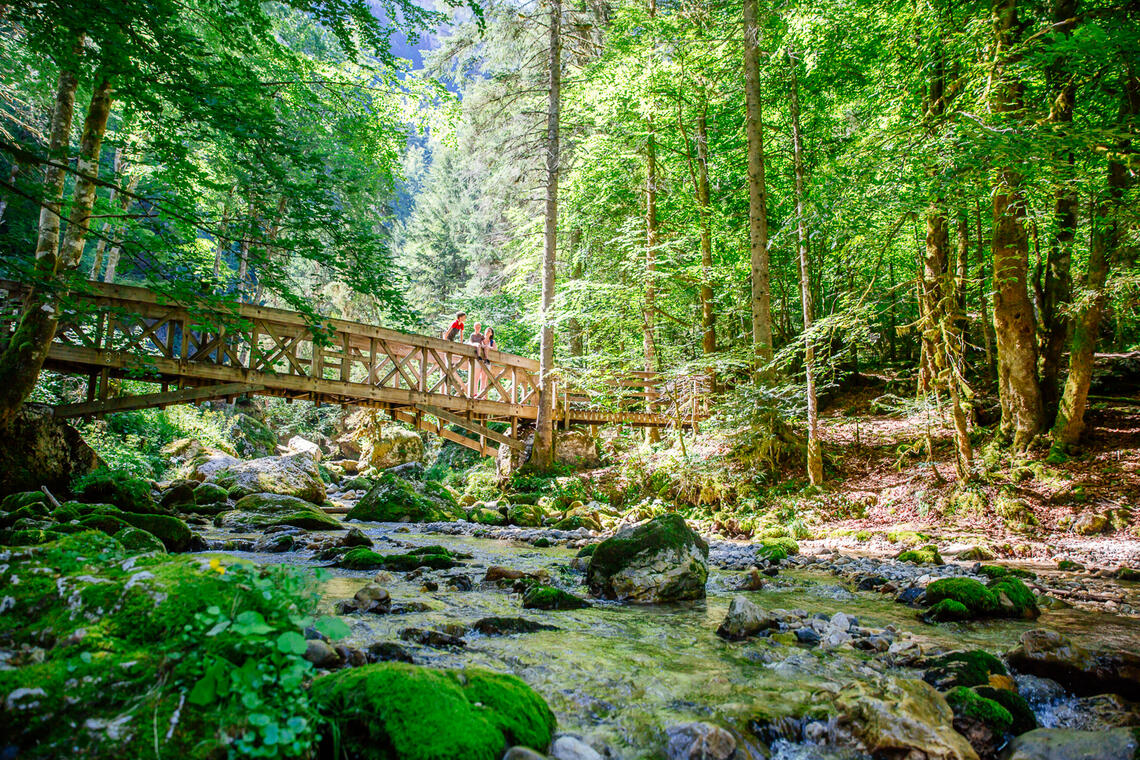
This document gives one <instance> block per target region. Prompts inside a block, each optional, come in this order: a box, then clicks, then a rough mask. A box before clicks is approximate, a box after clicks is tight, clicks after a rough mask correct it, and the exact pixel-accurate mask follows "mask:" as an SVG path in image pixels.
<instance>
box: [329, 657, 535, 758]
mask: <svg viewBox="0 0 1140 760" xmlns="http://www.w3.org/2000/svg"><path fill="white" fill-rule="evenodd" d="M312 695H313V697H314V699H315V700H316V701H317V703H318V705H319V709H320V712H321V715H322V716H323V717H324V719H325V721H327V722H328V723H329V724H330V730H327V731H324V732H323V733H324V734H325V735H326V736H329V737H330V739H329V745H330V749H331V747H332V746H334V745H335V746H338V747H339V752H341V753H345V754H346V755H347V756H349V757H354V758H359V760H453V758H464V759H465V760H498V759H499V758H500V757H502V755H503V753H504V752H505V751H506V750H507V748H508V747H511V746H515V745H521V746H524V747H530V748H532V749H534V750H537V751H540V752H541V751H544V750H545V749H546V747H547V746H548V745H549V744H550V740H551V738H552V736H553V733H554V727H555V724H556V722H555V718H554V714H553V713H552V712H551V710H550V708H549V707H548V706H547V705H546V703H545V702H544V701H543V700H542V698H541V697H539V696H538V695H537V694H536V693H535V692H534V691H533V690H532V689H531V688H530V687H529V686H527V685H526V684H525V683H523V682H522V681H520V680H519V679H517V678H515V677H514V676H510V675H502V674H497V673H491V672H488V671H484V670H474V669H469V670H463V671H443V670H434V669H430V668H422V667H417V666H415V665H408V664H405V663H397V662H385V663H377V664H375V665H367V666H364V667H359V668H351V669H349V670H343V671H340V672H338V673H333V674H331V675H327V676H323V677H321V678H318V679H317V680H316V681H314V682H313V686H312ZM332 737H336V739H333V738H332Z"/></svg>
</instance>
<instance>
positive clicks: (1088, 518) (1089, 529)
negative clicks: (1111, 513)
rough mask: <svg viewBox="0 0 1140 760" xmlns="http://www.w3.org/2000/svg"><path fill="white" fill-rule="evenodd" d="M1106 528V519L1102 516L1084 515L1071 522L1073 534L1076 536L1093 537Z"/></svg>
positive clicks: (1089, 513)
mask: <svg viewBox="0 0 1140 760" xmlns="http://www.w3.org/2000/svg"><path fill="white" fill-rule="evenodd" d="M1107 527H1108V518H1107V517H1105V516H1104V515H1098V514H1093V513H1091V512H1088V513H1085V514H1083V515H1081V516H1080V517H1078V518H1077V519H1076V520H1074V521H1073V532H1074V533H1076V534H1077V535H1078V536H1095V535H1096V534H1097V533H1102V532H1103V531H1104V529H1105V528H1107Z"/></svg>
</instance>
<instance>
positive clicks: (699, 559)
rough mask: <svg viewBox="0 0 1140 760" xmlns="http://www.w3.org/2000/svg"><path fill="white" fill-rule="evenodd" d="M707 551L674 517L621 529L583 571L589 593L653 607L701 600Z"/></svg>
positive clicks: (682, 521) (669, 515) (681, 521)
mask: <svg viewBox="0 0 1140 760" xmlns="http://www.w3.org/2000/svg"><path fill="white" fill-rule="evenodd" d="M708 557H709V545H708V544H707V543H706V542H705V541H704V539H702V538H701V537H700V536H699V535H697V534H696V532H695V531H693V530H692V529H691V528H690V527H689V526H688V525H686V524H685V520H684V519H683V518H682V517H681V516H680V515H677V514H668V515H662V516H661V517H655V518H653V519H652V520H650V521H649V522H647V523H643V524H641V525H637V526H630V527H627V528H623V529H622V530H621V531H619V532H618V533H617V535H615V536H614V537H613V538H609V539H606V540H605V541H603V542H602V543H600V544H598V547H597V548H596V549H595V550H594V553H593V555H591V557H590V565H589V567H588V568H587V570H586V583H587V584H588V585H589V587H590V593H591V594H594V595H595V596H599V597H602V598H605V599H617V600H621V601H628V602H635V603H639V604H655V603H660V602H675V601H679V600H683V599H703V598H704V596H705V582H706V581H707V580H708V577H709V570H708Z"/></svg>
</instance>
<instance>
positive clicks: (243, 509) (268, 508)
mask: <svg viewBox="0 0 1140 760" xmlns="http://www.w3.org/2000/svg"><path fill="white" fill-rule="evenodd" d="M221 524H222V527H226V528H245V529H255V528H268V527H269V526H271V525H291V526H293V527H294V528H304V529H306V530H338V529H340V528H343V527H344V526H342V525H341V524H340V523H339V522H337V520H336V518H334V517H332V516H331V515H328V514H326V513H325V512H324V511H322V510H321V509H320V508H319V507H317V506H315V505H313V504H310V503H309V502H307V501H304V500H303V499H298V498H296V497H294V496H283V495H281V494H274V493H254V494H250V495H249V496H245V497H243V498H241V499H239V500H238V502H237V504H235V505H234V511H232V512H226V513H225V514H223V515H222V516H221Z"/></svg>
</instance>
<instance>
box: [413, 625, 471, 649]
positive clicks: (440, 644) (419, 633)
mask: <svg viewBox="0 0 1140 760" xmlns="http://www.w3.org/2000/svg"><path fill="white" fill-rule="evenodd" d="M399 635H400V638H401V639H403V640H404V641H410V642H412V643H413V644H421V645H423V646H425V647H432V648H433V649H447V648H453V647H454V648H462V647H465V646H467V642H466V641H464V640H463V639H462V638H461V637H459V636H455V635H452V634H450V633H444V632H443V631H425V630H424V629H423V628H403V629H401V630H400V634H399Z"/></svg>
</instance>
